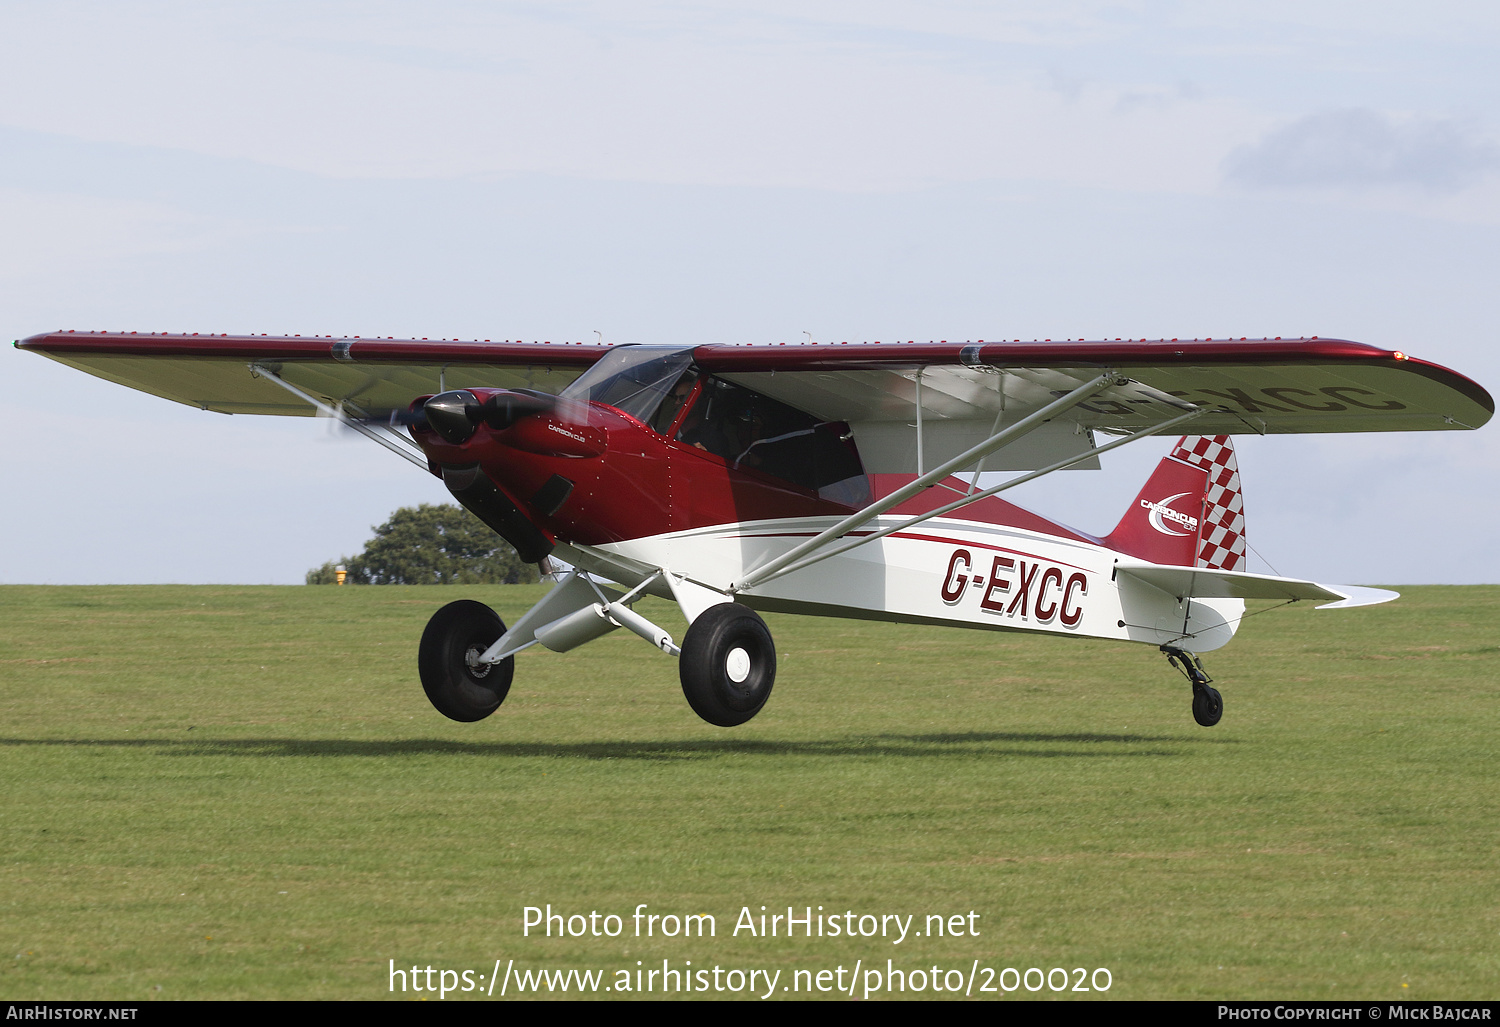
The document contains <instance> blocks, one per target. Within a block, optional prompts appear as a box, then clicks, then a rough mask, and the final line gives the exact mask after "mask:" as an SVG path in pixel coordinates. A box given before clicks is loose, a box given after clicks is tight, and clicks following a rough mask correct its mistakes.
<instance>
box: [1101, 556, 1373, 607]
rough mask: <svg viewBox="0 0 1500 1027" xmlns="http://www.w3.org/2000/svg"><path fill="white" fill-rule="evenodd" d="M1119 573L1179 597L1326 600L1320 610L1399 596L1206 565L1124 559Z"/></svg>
mask: <svg viewBox="0 0 1500 1027" xmlns="http://www.w3.org/2000/svg"><path fill="white" fill-rule="evenodd" d="M1115 572H1116V573H1117V574H1128V575H1130V576H1131V577H1133V578H1136V579H1137V580H1140V581H1144V582H1145V583H1146V584H1148V585H1151V586H1153V587H1155V588H1159V589H1161V590H1162V591H1163V592H1166V593H1168V594H1169V595H1173V596H1177V597H1178V598H1179V599H1185V598H1189V597H1191V598H1194V599H1287V600H1293V599H1312V600H1323V602H1322V603H1321V604H1320V605H1319V606H1318V609H1320V610H1340V609H1347V608H1349V607H1351V606H1373V605H1375V604H1376V603H1388V602H1390V601H1391V600H1392V599H1395V598H1397V597H1398V596H1400V594H1401V593H1399V592H1392V591H1391V590H1390V589H1385V588H1367V587H1365V586H1363V585H1320V584H1318V583H1317V582H1316V581H1303V580H1301V579H1299V578H1281V577H1276V576H1275V575H1271V574H1248V573H1246V572H1244V571H1226V570H1217V569H1212V568H1207V567H1172V566H1167V565H1164V564H1155V563H1145V562H1136V561H1133V560H1121V561H1119V562H1118V563H1117V564H1115Z"/></svg>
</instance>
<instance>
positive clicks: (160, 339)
mask: <svg viewBox="0 0 1500 1027" xmlns="http://www.w3.org/2000/svg"><path fill="white" fill-rule="evenodd" d="M16 346H17V348H19V349H24V350H30V351H32V352H34V353H40V354H42V355H43V356H48V357H51V358H52V359H53V360H57V361H60V362H62V363H64V364H68V365H69V366H71V367H76V368H78V369H79V370H80V371H87V372H89V373H90V374H93V375H97V376H98V377H100V378H104V379H106V380H108V381H112V382H115V383H117V384H120V385H126V386H129V387H130V388H132V389H139V390H140V391H142V392H149V393H151V394H152V395H153V396H161V397H163V398H165V399H170V400H174V401H176V402H178V403H185V404H187V405H188V406H195V407H201V408H202V409H204V410H214V411H217V412H219V413H221V414H284V415H291V416H297V417H306V416H311V415H313V414H315V413H316V412H317V411H316V410H315V409H314V408H313V407H312V406H310V405H308V404H307V403H306V402H304V401H302V400H300V399H298V398H297V397H296V396H294V395H292V394H291V393H289V392H287V390H285V389H283V388H281V387H279V386H277V385H275V384H273V383H271V382H268V381H266V380H265V379H264V377H263V376H260V375H258V374H257V373H256V372H255V371H254V370H252V366H256V367H263V368H265V369H266V370H268V371H270V372H271V373H273V374H276V375H278V376H279V377H280V378H282V379H283V380H284V381H287V382H289V383H291V384H292V385H295V386H297V387H298V388H299V389H302V390H303V391H304V392H307V393H309V394H311V395H314V396H317V397H318V398H319V399H321V400H323V401H325V402H327V403H328V404H329V405H330V406H346V407H351V408H353V409H355V410H362V411H366V412H371V413H374V412H380V413H384V412H387V411H391V410H405V409H406V407H407V405H408V404H410V403H411V401H412V400H413V399H415V398H416V397H417V396H426V395H432V394H433V393H437V392H441V391H443V387H444V386H446V387H448V388H469V387H480V386H483V387H489V388H497V389H538V390H540V391H543V392H554V393H555V392H561V391H562V390H563V389H564V388H565V387H566V386H567V385H568V384H569V383H570V382H572V381H573V379H575V378H577V377H578V376H579V375H580V374H582V373H583V372H584V371H586V370H588V368H589V367H590V366H591V365H593V363H594V362H595V361H596V360H598V359H599V358H600V357H601V356H603V355H604V354H605V353H608V352H609V351H610V349H611V348H612V347H609V346H600V345H594V344H576V343H574V344H568V343H551V342H533V343H525V342H460V341H457V340H447V339H435V340H428V339H357V338H354V339H351V338H341V339H334V338H331V337H324V338H318V337H310V336H269V335H167V334H160V335H157V334H150V333H145V332H142V333H136V332H51V333H47V334H43V335H33V336H31V337H30V338H28V339H23V340H21V341H19V342H17V343H16Z"/></svg>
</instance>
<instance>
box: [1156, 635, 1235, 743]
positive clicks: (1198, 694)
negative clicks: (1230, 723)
mask: <svg viewBox="0 0 1500 1027" xmlns="http://www.w3.org/2000/svg"><path fill="white" fill-rule="evenodd" d="M1161 651H1162V652H1163V653H1166V655H1167V662H1168V663H1170V664H1171V665H1172V666H1174V667H1176V668H1177V669H1178V670H1180V671H1182V673H1183V675H1184V676H1185V677H1186V678H1187V679H1188V680H1189V681H1190V682H1192V685H1193V719H1194V720H1196V721H1197V722H1198V723H1199V724H1201V725H1202V726H1203V727H1213V726H1214V725H1215V724H1217V723H1218V722H1219V718H1220V717H1222V716H1224V697H1223V696H1222V695H1220V694H1219V690H1218V689H1217V688H1210V687H1209V683H1210V682H1211V681H1213V678H1211V677H1209V676H1208V672H1207V671H1205V670H1204V669H1203V661H1202V660H1200V659H1198V657H1197V656H1195V655H1193V654H1192V653H1190V652H1188V651H1187V650H1186V649H1179V648H1177V647H1176V646H1174V645H1164V646H1162V647H1161Z"/></svg>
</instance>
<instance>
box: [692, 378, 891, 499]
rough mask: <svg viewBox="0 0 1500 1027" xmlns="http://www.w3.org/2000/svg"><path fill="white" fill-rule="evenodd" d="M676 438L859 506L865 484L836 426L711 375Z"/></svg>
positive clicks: (848, 441) (842, 429)
mask: <svg viewBox="0 0 1500 1027" xmlns="http://www.w3.org/2000/svg"><path fill="white" fill-rule="evenodd" d="M677 439H678V441H679V442H684V443H686V444H688V445H690V446H695V447H697V448H698V449H702V450H705V451H707V452H709V453H712V454H714V455H715V456H719V457H723V458H724V459H725V460H727V461H728V462H729V465H730V466H731V467H734V468H745V469H750V470H755V471H759V472H761V473H762V474H769V475H772V476H774V477H777V478H781V479H783V480H785V481H789V482H791V483H792V484H794V485H800V486H802V487H803V488H805V489H810V490H812V491H814V492H817V493H819V494H820V495H823V496H824V498H826V499H832V500H834V501H836V502H840V503H846V504H849V505H861V504H862V503H863V502H866V501H868V499H869V494H870V490H869V479H867V478H866V477H865V473H864V467H863V465H862V464H861V463H860V460H859V451H858V450H857V449H856V448H855V446H854V440H853V439H852V438H851V437H850V434H849V426H848V425H847V424H845V423H844V422H842V421H819V420H817V418H815V417H813V416H812V415H810V414H806V413H803V412H802V411H800V410H797V409H795V408H793V407H789V406H787V405H786V404H785V403H782V402H780V401H778V400H774V399H771V398H770V397H768V396H762V395H760V394H759V393H757V392H752V391H751V390H750V389H747V388H745V387H743V386H740V385H735V384H734V383H733V382H727V381H724V380H723V379H720V378H715V377H713V376H711V375H705V376H704V377H703V387H702V390H701V391H700V392H699V393H698V399H697V400H696V401H695V402H694V403H693V406H692V408H691V409H690V410H688V412H687V416H685V417H684V418H683V419H682V426H681V427H680V428H679V429H678V431H677Z"/></svg>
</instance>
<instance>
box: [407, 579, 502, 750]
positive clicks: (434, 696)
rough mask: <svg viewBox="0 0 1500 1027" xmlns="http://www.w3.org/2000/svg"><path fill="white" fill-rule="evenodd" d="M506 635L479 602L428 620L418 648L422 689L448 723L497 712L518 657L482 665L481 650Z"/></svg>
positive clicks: (494, 615)
mask: <svg viewBox="0 0 1500 1027" xmlns="http://www.w3.org/2000/svg"><path fill="white" fill-rule="evenodd" d="M503 634H505V622H504V621H502V620H501V619H500V616H499V614H497V613H496V612H495V611H494V610H491V609H490V608H489V607H488V606H485V605H484V604H483V603H476V602H474V601H473V600H472V599H460V600H459V601H458V602H456V603H449V604H448V605H447V606H445V607H443V608H442V609H441V610H439V611H438V612H437V613H435V614H433V615H432V619H431V620H430V621H428V622H427V629H426V630H425V631H423V632H422V644H421V645H420V646H419V647H418V649H417V671H418V673H419V674H420V675H421V677H422V691H424V692H426V693H427V698H428V699H429V700H431V702H432V705H433V706H434V707H436V708H437V711H438V712H439V713H441V714H442V715H443V716H445V717H447V718H448V719H450V720H457V721H462V722H464V723H472V722H473V721H476V720H483V719H484V718H485V717H488V716H489V715H490V714H491V713H494V712H495V711H496V710H498V709H499V708H500V704H501V703H502V702H504V701H505V694H506V693H507V692H509V691H510V682H511V678H512V677H513V676H514V675H515V672H516V659H515V657H514V656H507V657H506V658H505V659H503V660H501V661H500V662H499V663H480V662H479V657H481V656H483V655H484V651H485V650H486V649H488V648H489V647H490V646H492V645H494V644H495V642H496V641H497V640H498V639H499V638H500V636H501V635H503Z"/></svg>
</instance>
